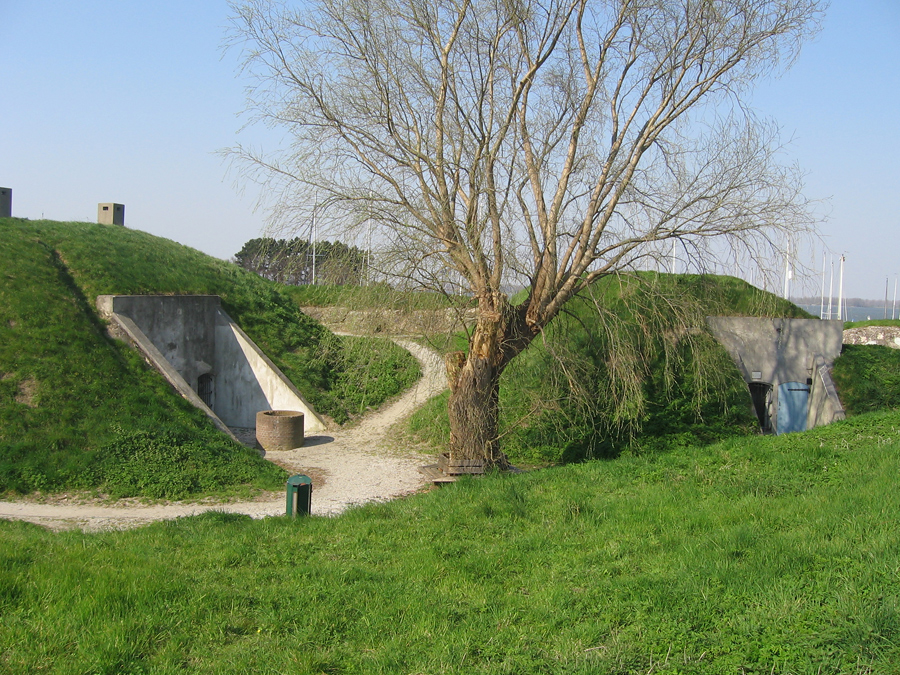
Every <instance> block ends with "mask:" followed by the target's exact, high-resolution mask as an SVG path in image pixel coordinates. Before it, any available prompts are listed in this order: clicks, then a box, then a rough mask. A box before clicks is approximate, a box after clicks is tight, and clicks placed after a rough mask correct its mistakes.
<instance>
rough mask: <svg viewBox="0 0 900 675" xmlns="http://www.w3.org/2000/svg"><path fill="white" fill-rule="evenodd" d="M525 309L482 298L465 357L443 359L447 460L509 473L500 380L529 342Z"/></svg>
mask: <svg viewBox="0 0 900 675" xmlns="http://www.w3.org/2000/svg"><path fill="white" fill-rule="evenodd" d="M532 337H533V333H532V332H531V331H530V330H529V329H528V327H527V326H526V324H525V308H524V307H516V308H513V307H511V306H510V305H509V302H508V301H507V299H506V296H505V295H503V294H502V293H499V292H494V293H489V294H485V295H483V296H481V297H480V298H479V303H478V321H477V324H476V327H475V330H474V332H473V333H472V335H471V337H470V340H469V353H468V355H467V354H464V353H463V352H455V353H453V354H449V355H448V357H447V376H448V378H447V379H448V381H449V383H450V403H449V416H450V459H451V461H453V460H481V461H482V462H483V465H484V468H492V467H497V468H501V469H505V468H508V467H509V462H508V461H507V459H506V455H504V454H503V452H502V451H501V450H500V441H499V438H498V436H499V427H498V425H499V418H500V374H501V373H502V372H503V369H504V368H505V367H506V364H508V363H509V362H510V361H511V360H512V358H513V357H515V356H516V355H517V354H519V353H521V352H522V350H524V349H525V347H527V346H528V344H529V343H530V342H531V339H532Z"/></svg>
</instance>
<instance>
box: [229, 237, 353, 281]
mask: <svg viewBox="0 0 900 675" xmlns="http://www.w3.org/2000/svg"><path fill="white" fill-rule="evenodd" d="M314 256H315V257H314ZM234 262H235V263H237V264H238V265H240V266H241V267H243V268H245V269H248V270H250V271H252V272H256V273H257V274H258V275H259V276H261V277H263V278H265V279H270V280H271V281H277V282H279V283H282V284H288V285H291V286H302V285H305V284H312V283H317V284H339V285H347V284H356V285H359V284H362V282H363V281H364V280H365V278H366V252H365V251H364V250H362V249H359V248H356V247H355V246H352V247H351V246H347V245H346V244H344V243H341V242H339V241H336V242H330V241H317V242H315V246H313V244H312V243H310V242H309V241H308V240H306V239H299V238H296V237H295V238H294V239H273V238H272V237H262V238H258V239H251V240H250V241H248V242H247V243H246V244H244V247H243V248H242V249H241V250H240V251H238V252H237V253H236V254H235V256H234Z"/></svg>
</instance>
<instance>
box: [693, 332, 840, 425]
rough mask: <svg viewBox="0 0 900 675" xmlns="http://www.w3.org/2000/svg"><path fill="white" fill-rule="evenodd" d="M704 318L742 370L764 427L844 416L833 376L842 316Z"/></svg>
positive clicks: (818, 422)
mask: <svg viewBox="0 0 900 675" xmlns="http://www.w3.org/2000/svg"><path fill="white" fill-rule="evenodd" d="M707 323H708V325H709V327H710V330H711V331H712V333H713V335H714V336H715V337H716V339H717V340H718V341H719V342H720V343H721V344H722V345H723V346H724V347H725V349H726V350H727V351H728V353H729V354H730V355H731V358H732V359H733V360H734V362H735V364H736V365H737V367H738V370H740V371H741V374H742V375H743V377H744V382H746V383H747V387H748V389H749V390H750V398H751V400H752V401H753V409H754V410H755V412H756V416H757V418H758V419H759V424H760V428H761V429H762V431H763V432H764V433H776V434H783V433H789V432H792V431H805V430H806V429H812V428H814V427H818V426H823V425H825V424H830V423H831V422H835V421H837V420H842V419H844V417H845V415H844V408H843V406H842V405H841V401H840V399H839V398H838V394H837V389H836V388H835V386H834V381H833V380H832V378H831V369H832V366H833V364H834V360H835V359H836V358H837V357H838V356H839V355H840V353H841V346H842V343H843V323H842V322H840V321H820V320H819V319H758V318H753V317H724V316H712V317H707Z"/></svg>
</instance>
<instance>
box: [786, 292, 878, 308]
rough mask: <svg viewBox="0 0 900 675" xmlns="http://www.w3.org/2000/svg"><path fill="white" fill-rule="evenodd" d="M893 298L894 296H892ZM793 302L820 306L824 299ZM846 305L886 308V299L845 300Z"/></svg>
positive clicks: (798, 299) (806, 299)
mask: <svg viewBox="0 0 900 675" xmlns="http://www.w3.org/2000/svg"><path fill="white" fill-rule="evenodd" d="M892 297H893V296H892ZM892 297H891V298H888V305H890V304H891V301H892ZM791 302H793V303H794V304H795V305H818V304H819V303H821V302H822V297H821V296H819V295H817V296H816V297H814V298H791ZM836 302H837V296H836V295H835V296H834V303H836ZM843 303H844V305H846V306H847V307H884V298H882V299H881V300H865V299H863V298H844V300H843ZM825 304H826V305H827V304H828V296H825Z"/></svg>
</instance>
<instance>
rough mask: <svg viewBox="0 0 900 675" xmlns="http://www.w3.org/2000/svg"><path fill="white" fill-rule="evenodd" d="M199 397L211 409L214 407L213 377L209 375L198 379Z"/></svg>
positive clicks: (206, 374)
mask: <svg viewBox="0 0 900 675" xmlns="http://www.w3.org/2000/svg"><path fill="white" fill-rule="evenodd" d="M197 396H199V397H200V400H201V401H203V402H204V403H205V404H206V405H207V406H209V408H212V407H213V376H212V375H210V374H209V373H205V374H204V375H201V376H200V377H198V378H197Z"/></svg>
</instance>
